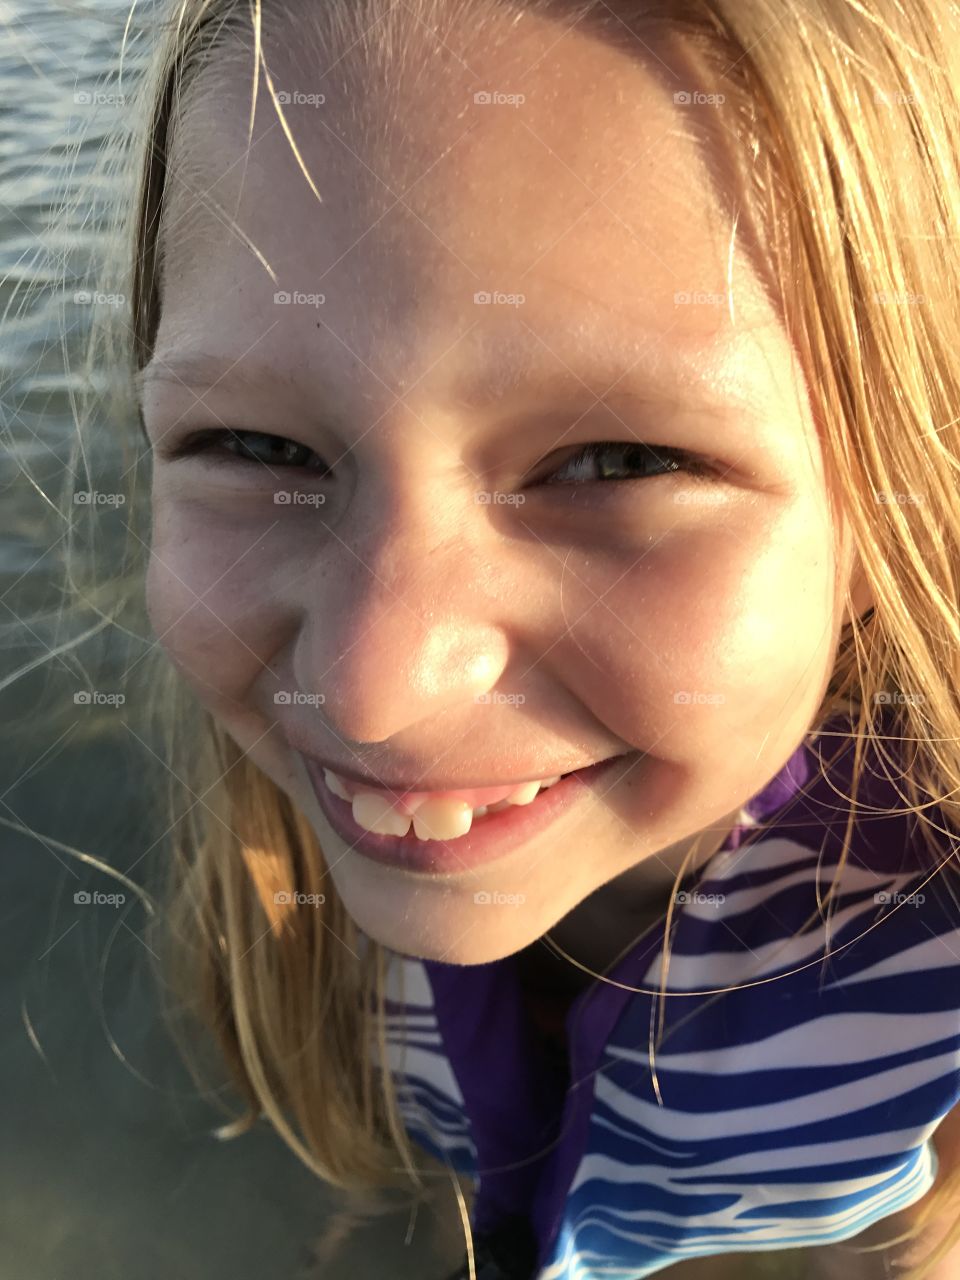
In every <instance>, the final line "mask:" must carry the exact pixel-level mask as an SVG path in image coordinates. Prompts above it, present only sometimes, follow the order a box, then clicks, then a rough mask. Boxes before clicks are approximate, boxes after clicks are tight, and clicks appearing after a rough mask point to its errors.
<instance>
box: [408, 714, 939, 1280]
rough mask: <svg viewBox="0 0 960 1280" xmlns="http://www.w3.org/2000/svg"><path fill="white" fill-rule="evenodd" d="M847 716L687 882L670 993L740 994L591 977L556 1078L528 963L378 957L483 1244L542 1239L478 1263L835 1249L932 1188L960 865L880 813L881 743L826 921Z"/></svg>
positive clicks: (421, 1115) (614, 1263) (633, 964)
mask: <svg viewBox="0 0 960 1280" xmlns="http://www.w3.org/2000/svg"><path fill="white" fill-rule="evenodd" d="M838 723H840V724H841V727H842V722H838V721H837V720H836V719H835V720H834V721H831V722H830V725H829V726H824V730H823V731H822V736H821V735H818V736H816V737H815V738H814V739H813V741H812V742H810V743H809V744H805V745H804V746H802V747H800V748H799V749H798V750H797V751H796V752H795V754H794V755H793V756H792V757H791V758H790V760H789V761H788V762H787V764H786V765H785V766H784V768H783V769H782V770H781V771H780V773H778V774H777V776H776V777H775V778H774V779H773V780H772V781H771V782H770V783H769V784H768V785H767V786H766V787H765V788H764V789H763V790H762V791H761V792H760V793H758V794H757V795H756V796H755V797H753V799H752V800H751V801H749V802H748V803H747V804H746V805H745V806H744V808H743V810H742V811H741V814H740V819H741V820H740V822H739V823H738V825H737V826H736V827H735V828H734V830H733V832H732V833H731V834H730V836H729V837H728V838H727V840H726V842H725V843H724V845H723V846H722V847H721V848H720V849H719V850H718V851H717V852H716V853H715V854H714V855H712V857H711V858H710V859H709V860H708V861H707V862H706V863H705V865H704V866H703V867H701V868H700V870H699V871H698V872H696V873H694V874H693V875H692V876H690V877H688V878H687V879H686V880H685V881H684V882H683V889H684V891H685V900H680V901H678V903H677V905H676V906H675V908H674V917H673V925H672V932H671V942H670V948H669V962H668V971H667V978H668V981H667V986H666V989H667V991H668V992H679V993H683V992H694V993H704V992H707V991H712V992H715V991H716V989H717V988H719V987H727V986H735V985H739V986H740V989H739V990H735V991H728V992H725V993H723V994H720V995H717V994H691V995H686V996H682V995H679V996H674V997H670V996H668V998H667V999H666V1001H665V1002H663V1003H662V1004H661V1002H660V1001H659V1000H658V999H657V998H656V996H654V995H652V994H645V993H636V992H633V991H628V990H624V989H622V988H621V987H619V986H612V985H609V984H607V983H604V982H594V983H592V984H591V986H590V987H589V988H587V989H586V990H584V991H583V992H581V993H580V995H578V996H577V998H576V999H575V1000H574V1001H573V1003H572V1004H571V1005H570V1007H569V1010H568V1012H567V1014H566V1018H565V1023H564V1037H565V1047H566V1056H565V1060H564V1063H563V1066H562V1067H561V1066H560V1064H559V1062H558V1057H557V1054H556V1053H555V1052H554V1051H551V1048H550V1045H549V1040H548V1039H547V1038H545V1037H544V1035H543V1034H542V1032H540V1031H539V1030H538V1029H537V1026H536V1021H535V1019H534V1018H532V1017H531V1012H530V1005H529V1002H528V1001H529V997H528V996H526V995H525V993H524V990H523V988H522V987H521V983H520V980H519V974H518V970H517V966H516V957H515V956H508V957H505V958H504V959H502V960H498V961H495V962H492V963H488V964H480V965H469V966H460V965H451V964H443V963H440V962H436V961H430V960H427V961H422V960H419V959H415V958H412V957H409V956H404V955H401V954H400V953H397V952H388V953H387V954H388V956H389V966H388V976H389V984H388V996H389V1003H388V1005H387V1013H388V1039H387V1048H388V1053H389V1069H390V1071H391V1072H392V1074H393V1078H394V1081H395V1085H396V1088H397V1091H398V1098H399V1102H400V1109H401V1113H402V1115H403V1119H404V1124H405V1125H406V1127H407V1130H408V1132H409V1133H410V1136H411V1137H412V1138H413V1139H414V1140H415V1141H416V1142H417V1143H419V1144H420V1146H421V1147H423V1148H424V1149H425V1150H426V1151H428V1152H429V1153H430V1154H431V1155H433V1156H435V1157H437V1158H439V1159H440V1160H442V1161H443V1162H444V1163H448V1164H450V1165H452V1166H453V1167H454V1168H455V1169H456V1170H458V1171H459V1172H460V1173H462V1174H464V1175H466V1176H467V1177H468V1178H469V1179H470V1180H471V1182H472V1185H473V1187H474V1189H475V1198H474V1203H473V1209H472V1217H471V1225H472V1227H473V1229H474V1231H475V1232H477V1233H480V1237H481V1238H482V1236H483V1233H491V1232H493V1233H495V1232H496V1230H497V1228H498V1226H502V1225H504V1224H507V1225H511V1226H512V1227H513V1228H516V1227H518V1226H519V1228H520V1230H521V1232H524V1231H525V1232H526V1239H527V1241H528V1245H527V1249H528V1252H526V1253H524V1257H525V1258H526V1259H527V1260H526V1261H525V1262H524V1263H522V1264H520V1265H517V1264H515V1265H514V1266H513V1267H512V1268H510V1267H504V1268H503V1269H498V1267H496V1266H493V1265H491V1266H490V1267H489V1268H488V1269H487V1270H486V1271H485V1272H484V1271H481V1273H480V1274H483V1275H489V1276H490V1277H491V1280H492V1278H493V1277H501V1276H503V1277H508V1276H509V1277H510V1280H513V1278H514V1277H519V1278H520V1280H601V1277H602V1278H603V1280H638V1278H639V1277H643V1276H649V1275H653V1274H655V1273H656V1272H658V1271H661V1270H663V1269H664V1268H665V1267H668V1266H670V1265H671V1264H673V1263H675V1262H678V1261H680V1260H681V1259H685V1258H692V1257H697V1256H703V1255H710V1254H722V1253H728V1252H734V1251H745V1250H774V1249H787V1248H805V1247H813V1246H817V1245H825V1244H829V1243H832V1242H837V1241H841V1240H846V1239H849V1238H850V1237H853V1236H856V1235H857V1234H859V1233H860V1232H862V1231H864V1230H865V1229H866V1228H867V1227H868V1226H869V1225H870V1224H871V1223H874V1222H876V1221H878V1220H879V1219H882V1218H884V1217H886V1216H888V1215H889V1214H892V1213H894V1212H895V1211H897V1210H898V1209H902V1208H905V1207H906V1206H908V1205H911V1204H913V1203H914V1202H915V1201H917V1200H919V1199H920V1198H921V1197H922V1196H923V1195H924V1194H925V1193H926V1192H927V1191H928V1190H929V1188H930V1187H931V1185H932V1184H933V1181H934V1178H935V1176H936V1172H937V1158H936V1152H935V1150H934V1148H933V1145H932V1143H931V1141H930V1138H931V1134H932V1133H933V1132H934V1130H935V1129H936V1127H937V1125H938V1123H939V1121H940V1120H942V1119H943V1117H944V1116H945V1115H946V1114H947V1112H948V1111H950V1109H951V1108H952V1107H953V1106H954V1104H955V1103H956V1102H957V1101H958V1098H960V907H958V906H957V905H956V904H955V903H954V900H953V899H954V893H953V891H952V884H953V882H952V879H951V878H950V877H951V875H952V868H951V867H947V868H945V869H944V870H943V871H941V872H940V873H938V874H936V875H933V876H932V878H929V877H931V875H932V872H933V871H934V869H935V868H936V867H937V866H938V865H939V862H940V861H941V860H942V858H943V857H946V856H947V855H948V854H949V852H950V850H951V848H952V844H951V843H950V841H949V840H948V838H947V837H944V838H943V839H944V845H943V850H942V853H938V854H937V855H936V856H934V854H933V853H932V852H931V851H929V850H928V849H927V847H926V846H925V845H924V844H923V842H922V841H921V839H920V836H919V833H918V820H916V819H914V818H911V817H910V816H909V815H908V814H904V813H902V812H900V813H898V814H897V815H895V816H892V817H891V816H886V817H884V816H882V815H881V816H879V817H876V816H872V814H871V810H872V809H874V808H878V807H879V808H881V809H891V808H896V809H897V810H902V808H903V801H902V800H900V799H898V797H897V791H896V788H895V786H894V783H893V782H891V781H890V779H889V778H888V777H887V776H886V772H887V771H889V768H890V766H889V764H886V763H885V762H883V761H878V760H877V758H876V754H875V753H868V755H867V761H866V763H867V773H866V774H865V777H864V779H863V781H862V783H861V786H860V789H859V793H858V800H859V804H860V807H859V808H858V811H857V812H858V817H857V822H856V825H855V826H854V828H853V833H852V841H851V845H850V849H849V851H848V854H847V861H846V865H845V867H844V869H843V872H842V875H841V876H840V878H839V880H838V882H837V888H836V889H835V890H834V897H833V899H832V900H831V902H830V903H829V904H827V905H826V906H825V907H822V910H823V912H824V913H825V915H826V922H825V919H824V916H822V915H821V914H820V911H819V910H818V900H819V902H820V903H821V906H822V902H823V899H824V898H825V897H826V895H827V893H828V892H829V890H830V887H831V882H832V881H833V878H834V869H835V868H836V865H837V861H838V858H839V854H840V851H841V849H842V847H843V838H844V831H845V825H846V821H847V816H848V806H845V805H844V802H843V797H844V796H846V795H849V793H850V790H849V779H850V761H851V758H852V752H853V749H852V740H851V739H850V738H847V739H843V738H840V739H838V738H836V737H835V736H828V735H827V734H826V730H827V729H832V730H833V732H834V734H835V733H836V729H837V725H838ZM838 746H839V747H842V748H843V755H842V757H841V759H840V760H834V756H835V754H836V752H837V750H838ZM897 749H898V748H897V744H896V743H891V744H887V747H886V750H887V754H888V755H892V754H893V753H894V752H895V751H896V750H897ZM908 750H909V748H908ZM821 760H822V761H823V764H824V767H825V768H826V769H827V773H828V779H829V780H827V779H825V778H823V777H822V776H821V769H820V763H821ZM831 784H832V785H831ZM924 881H927V883H922V882H924ZM921 884H922V887H920V886H921ZM804 926H806V927H805V931H801V930H803V929H804ZM663 933H664V921H663V920H662V919H661V921H659V922H657V923H656V924H654V925H653V926H652V927H651V928H650V929H648V930H647V931H646V932H645V933H644V934H643V935H642V936H641V937H640V938H639V939H638V940H637V942H636V945H635V946H634V947H633V948H632V949H631V950H630V951H629V953H628V954H627V955H626V956H624V957H622V958H621V960H620V961H619V962H618V963H617V964H616V966H615V967H614V968H612V969H611V970H610V971H609V973H608V975H607V976H608V977H609V978H611V979H613V980H614V981H616V982H619V983H623V984H625V985H626V986H628V987H640V988H643V989H644V992H656V991H658V990H659V988H660V985H661V971H660V960H661V958H662V954H663ZM795 934H797V935H798V936H796V937H795V936H794V935H795ZM827 951H829V952H830V953H831V954H830V955H829V956H828V957H827V958H824V956H825V953H826V952H827ZM771 979H773V980H771ZM661 1010H662V1011H663V1015H664V1033H665V1034H664V1035H663V1037H662V1039H661V1038H656V1039H654V1054H653V1064H652V1067H651V1053H650V1042H651V1035H652V1034H653V1035H654V1036H656V1033H657V1030H658V1025H659V1017H660V1013H661ZM567 1060H568V1061H569V1075H568V1074H567V1069H566V1063H567Z"/></svg>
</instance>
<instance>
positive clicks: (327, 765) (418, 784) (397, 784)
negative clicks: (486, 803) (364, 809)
mask: <svg viewBox="0 0 960 1280" xmlns="http://www.w3.org/2000/svg"><path fill="white" fill-rule="evenodd" d="M300 750H301V754H302V755H304V756H306V758H307V759H308V760H311V761H312V762H313V763H314V764H318V765H320V766H321V767H322V768H324V769H329V770H330V771H331V772H332V773H335V774H337V775H338V777H341V778H343V779H345V780H349V781H350V782H354V783H356V784H357V785H358V786H363V787H371V788H374V789H375V790H378V791H391V792H394V793H396V794H397V795H403V794H405V793H406V792H409V791H414V792H424V791H468V790H470V789H471V788H477V789H479V788H481V787H508V786H518V787H519V786H522V785H523V784H524V782H539V781H540V779H541V778H554V777H556V776H557V775H558V774H559V775H563V774H565V773H574V772H576V770H578V769H587V768H589V767H590V766H591V765H594V764H600V763H602V761H600V760H586V761H584V763H583V764H579V765H573V766H572V767H571V766H569V765H568V766H565V767H563V768H557V769H554V770H553V772H550V771H545V772H543V773H537V774H534V775H532V776H531V777H529V778H519V779H515V778H504V779H502V780H500V781H491V780H490V779H489V778H486V779H484V780H483V781H482V782H452V781H449V780H443V781H439V780H438V779H436V778H417V779H416V780H415V781H397V780H396V779H393V780H391V781H385V780H384V779H383V778H382V777H380V776H378V775H376V774H374V773H370V772H367V771H365V770H361V769H354V768H350V767H349V766H347V765H341V764H335V763H334V762H332V761H330V760H324V759H323V757H322V756H318V755H315V754H314V753H313V752H308V751H303V750H302V748H301V749H300ZM617 754H619V753H617ZM604 758H605V759H608V760H612V759H613V756H607V757H604Z"/></svg>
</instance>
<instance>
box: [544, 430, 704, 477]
mask: <svg viewBox="0 0 960 1280" xmlns="http://www.w3.org/2000/svg"><path fill="white" fill-rule="evenodd" d="M680 471H682V472H684V473H685V474H686V475H688V476H691V477H692V478H694V479H700V480H705V479H709V478H710V477H711V476H712V475H715V474H716V472H715V470H714V468H713V467H712V466H711V465H710V464H709V463H708V462H707V461H706V459H704V458H701V457H700V456H699V455H697V454H693V453H689V452H688V451H687V450H685V449H669V448H664V447H659V446H658V447H656V448H654V447H653V445H648V444H638V443H636V442H635V441H600V442H598V443H592V444H588V445H584V447H583V448H582V449H581V450H580V452H579V453H577V454H574V455H573V457H571V458H568V459H567V460H566V462H564V463H563V464H562V465H561V467H560V468H559V469H558V470H557V471H554V472H553V473H552V474H551V475H550V476H549V477H548V478H547V479H546V480H545V481H543V483H544V484H547V485H552V484H564V483H570V482H571V480H572V483H574V484H590V483H594V482H596V481H601V480H648V479H650V478H651V477H652V476H657V475H669V474H671V473H673V472H680ZM564 473H566V478H565V479H558V477H563V476H564Z"/></svg>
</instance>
